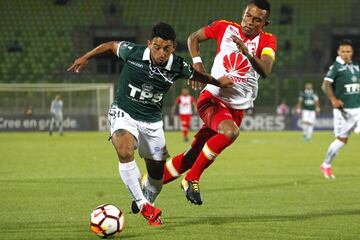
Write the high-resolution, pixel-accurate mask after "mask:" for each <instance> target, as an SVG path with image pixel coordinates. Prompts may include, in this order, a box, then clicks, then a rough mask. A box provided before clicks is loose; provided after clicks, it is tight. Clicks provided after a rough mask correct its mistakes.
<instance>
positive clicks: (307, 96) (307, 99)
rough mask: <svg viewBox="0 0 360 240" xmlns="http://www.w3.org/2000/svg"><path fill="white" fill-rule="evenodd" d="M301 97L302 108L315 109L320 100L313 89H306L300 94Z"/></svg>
mask: <svg viewBox="0 0 360 240" xmlns="http://www.w3.org/2000/svg"><path fill="white" fill-rule="evenodd" d="M299 99H300V100H301V101H302V109H305V110H311V111H315V108H316V102H317V101H318V100H319V98H318V96H317V95H316V93H314V91H313V90H305V91H304V92H302V93H301V94H300V97H299Z"/></svg>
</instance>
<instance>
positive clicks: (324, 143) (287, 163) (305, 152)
mask: <svg viewBox="0 0 360 240" xmlns="http://www.w3.org/2000/svg"><path fill="white" fill-rule="evenodd" d="M107 136H108V135H107V133H98V132H92V133H69V132H67V133H65V136H64V137H60V136H58V135H54V136H52V137H49V136H48V135H47V134H46V133H11V134H8V133H0V164H1V165H0V166H1V167H0V196H1V200H0V239H7V240H8V239H9V240H10V239H39V240H40V239H77V240H79V239H98V238H97V237H96V236H95V235H93V234H92V233H91V232H90V231H89V215H90V212H91V209H93V208H94V207H96V206H97V205H99V204H102V203H112V204H115V205H116V206H118V207H120V208H122V209H123V211H124V212H125V220H126V226H125V230H124V232H123V233H122V234H121V235H120V239H147V240H159V239H160V240H162V239H166V240H169V239H176V240H181V239H184V240H185V239H186V240H189V239H196V240H200V239H223V240H225V239H276V240H280V239H284V240H285V239H286V240H289V239H359V236H360V173H359V172H360V157H359V146H360V136H359V135H352V136H351V138H350V141H349V144H348V145H347V146H346V147H344V148H343V149H342V150H341V152H340V154H339V155H338V156H337V158H336V159H335V162H334V165H333V166H334V173H335V175H336V177H337V179H336V180H325V179H324V178H323V176H322V174H321V173H320V171H319V165H320V163H321V161H322V159H323V157H324V155H325V152H326V149H327V148H328V145H329V144H330V142H331V141H332V139H333V136H332V133H331V132H316V133H315V136H314V139H313V141H312V142H310V143H307V142H303V141H302V138H301V133H300V132H242V133H241V134H240V137H239V138H238V139H237V141H236V143H235V144H233V145H232V146H231V147H229V148H228V149H226V150H225V151H224V152H223V153H222V154H221V156H220V157H218V159H216V162H215V163H214V164H213V165H212V166H211V167H210V168H209V169H208V170H207V171H206V173H205V174H204V175H203V176H202V179H201V185H200V186H201V191H202V197H203V200H204V204H203V205H202V206H195V205H191V204H190V203H189V202H187V201H186V199H185V196H184V194H183V193H182V192H181V190H180V187H179V186H180V180H177V181H175V182H172V183H170V184H168V185H166V186H164V188H163V192H162V193H161V195H160V197H159V199H158V201H157V206H158V207H160V208H161V209H162V210H163V217H162V219H163V221H164V223H165V224H164V226H162V227H158V228H156V227H151V226H148V225H147V223H146V221H145V220H144V219H143V218H142V217H141V216H139V215H133V214H129V212H130V207H129V205H130V197H129V194H128V192H127V191H126V189H125V187H124V185H123V184H122V182H121V180H120V178H119V175H118V170H117V166H118V165H117V157H116V154H115V151H114V150H113V147H112V145H111V144H110V143H109V142H107ZM166 137H167V145H168V148H169V151H170V153H171V155H175V154H177V153H179V152H181V151H183V150H185V149H186V148H187V144H185V143H183V142H182V141H181V139H182V138H181V134H180V133H179V132H171V133H170V132H169V133H166ZM137 162H138V164H139V165H140V167H141V168H142V172H144V164H143V160H141V159H139V158H138V157H137Z"/></svg>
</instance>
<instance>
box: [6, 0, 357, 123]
mask: <svg viewBox="0 0 360 240" xmlns="http://www.w3.org/2000/svg"><path fill="white" fill-rule="evenodd" d="M246 2H247V1H231V0H223V1H214V0H213V1H212V0H195V1H193V0H192V1H190V0H182V1H171V0H157V1H141V0H121V1H120V0H118V1H115V0H104V1H99V0H86V1H84V0H32V1H26V3H25V2H24V1H23V0H11V1H10V0H2V1H0V12H1V14H0V32H1V34H0V46H1V48H2V50H1V52H0V74H1V75H0V83H111V84H115V83H116V81H117V79H118V75H119V74H118V73H119V72H120V70H121V67H122V65H121V62H119V61H117V60H116V58H115V57H114V56H112V55H111V54H110V53H109V54H105V55H103V56H101V57H99V58H97V59H95V60H92V61H91V62H90V63H89V64H88V66H87V68H86V69H85V70H84V71H83V72H82V73H81V74H79V75H74V74H70V73H67V72H66V69H67V67H68V66H70V65H71V63H72V62H73V60H74V59H75V58H76V57H78V56H80V55H82V54H83V53H85V52H86V51H88V50H90V49H92V48H93V47H95V46H97V45H98V44H100V43H102V42H105V41H109V40H128V41H134V42H137V43H146V40H147V39H148V36H149V30H150V28H151V27H152V26H153V25H154V24H155V23H156V22H158V21H165V22H168V23H170V24H171V25H172V26H173V27H174V28H175V30H176V32H177V41H178V48H177V54H179V55H181V56H184V57H185V58H186V59H187V60H189V61H190V56H189V54H188V52H187V46H186V39H187V36H188V35H189V34H190V33H191V32H192V31H195V30H196V29H198V28H200V27H202V26H204V25H206V24H208V23H210V22H212V21H213V20H215V19H227V20H230V21H237V22H239V21H240V20H241V15H242V9H244V6H245V5H246ZM24 3H25V4H24ZM271 3H272V12H271V18H270V21H271V24H270V26H268V27H267V31H269V32H272V33H274V34H276V35H277V38H278V50H277V59H276V63H275V66H274V69H273V73H272V75H271V76H270V77H269V78H268V79H266V80H260V90H259V96H258V99H257V100H256V103H255V105H256V109H255V110H256V113H257V114H259V115H261V114H264V113H265V114H274V113H275V109H276V106H277V105H278V104H279V103H280V101H281V100H285V101H286V102H287V104H288V105H289V106H290V107H294V105H295V104H296V101H297V96H298V94H299V92H300V91H301V90H302V89H303V86H304V83H305V82H312V83H313V84H314V88H315V90H316V92H317V93H318V94H319V96H320V101H321V104H322V109H323V111H322V112H323V114H324V116H330V115H329V114H330V109H331V108H330V105H329V103H328V101H327V100H326V98H325V96H324V95H323V94H322V92H321V89H320V86H321V82H322V79H323V76H324V74H325V72H326V70H327V67H328V66H329V65H330V63H331V62H332V61H333V60H334V57H335V55H336V44H337V42H338V40H339V39H341V38H344V37H346V38H350V39H352V41H353V43H354V44H355V59H357V60H359V56H360V54H359V51H360V50H359V49H360V30H359V25H360V15H359V14H358V5H359V1H358V0H343V1H338V0H316V1H310V0H309V1H302V0H292V1H285V0H284V1H283V0H277V1H271ZM215 50H216V45H215V42H214V41H209V42H207V43H206V44H203V45H202V46H201V53H202V58H203V60H204V63H205V66H206V68H207V70H208V71H210V68H211V64H212V59H213V56H214V54H215ZM185 83H186V81H183V83H177V84H175V86H174V87H173V88H172V89H171V90H170V92H169V93H168V95H167V97H166V99H165V101H164V113H165V114H168V113H169V112H170V108H171V105H172V104H173V102H174V99H175V97H176V96H177V95H178V94H179V92H180V89H181V88H182V87H183V86H184V85H185ZM0 88H1V87H0ZM20 88H21V87H20ZM93 94H96V92H91V93H88V94H83V95H82V94H79V93H78V92H66V93H64V94H63V97H64V104H65V106H64V115H65V116H66V115H69V116H70V115H71V116H73V117H75V118H76V116H77V117H80V118H84V116H85V118H87V116H88V115H95V114H96V113H95V112H94V111H95V110H94V109H95V108H96V103H95V102H94V98H95V97H94V95H93ZM193 94H194V95H198V93H197V92H193ZM53 96H54V92H48V91H47V90H45V89H44V91H42V92H40V93H39V92H26V91H25V92H11V93H10V92H1V91H0V99H1V101H0V113H1V114H2V116H19V115H22V114H23V111H24V109H25V107H26V106H28V105H32V106H33V108H34V116H36V115H40V116H43V117H45V116H46V114H47V113H48V111H49V110H48V109H49V104H50V101H51V99H52V97H53ZM107 99H108V97H107ZM107 105H108V102H105V104H102V105H101V111H103V115H104V116H105V115H106V111H107ZM79 115H80V116H79ZM274 117H275V116H274ZM328 120H329V119H325V120H324V121H325V122H326V124H328V125H329V124H330V125H331V122H329V121H328ZM69 121H71V119H70V120H69ZM79 121H81V120H79ZM96 121H99V120H98V119H96V120H95V122H96ZM195 121H196V120H195ZM260 121H262V120H260ZM271 121H273V123H271V122H270V123H269V124H270V125H271V124H273V125H274V124H275V125H276V121H277V120H276V119H273V120H271ZM294 121H296V119H295V120H294V119H292V120H291V119H290V120H286V124H287V125H289V126H290V125H291V122H294ZM255 122H256V120H255ZM172 124H173V123H169V124H168V125H170V126H169V127H168V129H171V128H172V126H171V125H172ZM292 124H293V125H294V123H292ZM326 124H325V125H326ZM70 125H71V123H69V124H68V125H67V126H68V127H69V126H70ZM88 125H89V126H90V128H93V127H94V126H95V128H96V126H97V123H88ZM289 126H288V127H287V128H292V127H291V126H290V127H289ZM69 128H70V127H69ZM293 128H294V129H295V128H296V126H295V127H293ZM259 129H260V130H266V129H264V128H259ZM259 129H258V130H259ZM43 130H44V129H43ZM270 130H276V128H274V127H271V128H270Z"/></svg>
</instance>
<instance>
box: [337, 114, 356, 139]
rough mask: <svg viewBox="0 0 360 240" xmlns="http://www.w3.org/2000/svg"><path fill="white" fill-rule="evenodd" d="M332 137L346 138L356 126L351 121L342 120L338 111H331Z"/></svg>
mask: <svg viewBox="0 0 360 240" xmlns="http://www.w3.org/2000/svg"><path fill="white" fill-rule="evenodd" d="M333 114H334V120H333V121H334V135H335V136H336V137H339V138H348V137H349V135H350V133H351V132H352V130H353V129H354V128H355V126H356V124H355V122H354V121H353V120H352V119H347V120H346V119H344V117H343V116H342V114H341V112H340V111H339V110H338V109H334V110H333Z"/></svg>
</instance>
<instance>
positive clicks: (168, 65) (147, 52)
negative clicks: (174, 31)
mask: <svg viewBox="0 0 360 240" xmlns="http://www.w3.org/2000/svg"><path fill="white" fill-rule="evenodd" d="M142 60H143V61H151V60H150V48H148V47H147V48H146V49H145V51H144V54H143V57H142ZM173 61H174V56H173V55H172V54H171V55H170V57H169V60H168V61H167V63H166V66H165V69H166V70H168V71H170V70H171V66H172V64H173Z"/></svg>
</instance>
